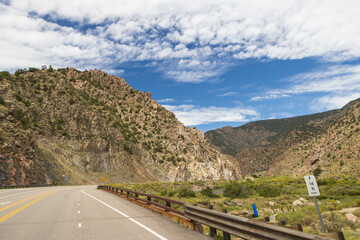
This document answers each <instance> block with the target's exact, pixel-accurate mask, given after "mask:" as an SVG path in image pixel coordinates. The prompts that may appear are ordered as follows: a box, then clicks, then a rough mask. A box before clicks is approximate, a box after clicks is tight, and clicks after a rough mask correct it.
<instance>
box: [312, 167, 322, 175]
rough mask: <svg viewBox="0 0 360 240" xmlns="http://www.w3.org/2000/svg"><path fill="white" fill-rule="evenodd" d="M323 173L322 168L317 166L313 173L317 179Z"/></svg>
mask: <svg viewBox="0 0 360 240" xmlns="http://www.w3.org/2000/svg"><path fill="white" fill-rule="evenodd" d="M321 173H322V169H321V167H320V166H317V167H316V168H315V169H314V171H313V174H314V176H315V177H317V176H319V175H320V174H321Z"/></svg>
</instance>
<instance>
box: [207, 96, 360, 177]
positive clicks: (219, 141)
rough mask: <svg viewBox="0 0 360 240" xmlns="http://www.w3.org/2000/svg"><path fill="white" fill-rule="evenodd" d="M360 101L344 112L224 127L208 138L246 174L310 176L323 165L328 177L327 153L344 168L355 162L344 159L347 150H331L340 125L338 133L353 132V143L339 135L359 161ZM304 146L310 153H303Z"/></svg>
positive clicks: (345, 108) (342, 110)
mask: <svg viewBox="0 0 360 240" xmlns="http://www.w3.org/2000/svg"><path fill="white" fill-rule="evenodd" d="M358 102H359V100H356V101H352V102H350V103H349V104H347V105H346V106H345V107H343V108H342V109H339V110H332V111H328V112H323V113H318V114H311V115H306V116H300V117H293V118H286V119H274V120H264V121H256V122H251V123H248V124H245V125H243V126H240V127H236V128H232V127H224V128H221V129H216V130H212V131H209V132H206V133H205V136H206V138H207V139H208V140H209V141H210V142H211V143H212V144H213V145H214V146H215V147H216V148H218V149H219V150H220V151H221V152H223V153H226V154H230V155H232V156H234V157H235V158H236V159H237V160H238V161H239V164H240V168H241V170H242V172H243V174H252V173H256V172H263V171H265V173H266V174H268V175H277V174H288V175H297V174H303V173H309V172H311V171H313V170H314V169H315V168H316V167H318V166H319V167H320V168H321V166H322V169H323V170H324V174H325V173H326V172H328V173H331V167H330V165H329V163H326V164H325V162H326V160H325V158H324V156H323V155H324V154H325V155H326V156H331V157H332V158H333V159H336V161H338V162H339V161H341V163H342V166H344V165H345V163H346V165H348V163H349V164H350V162H352V160H350V159H349V158H343V155H344V154H345V153H344V151H345V150H342V151H340V152H341V153H340V152H339V151H338V150H336V149H333V147H331V146H333V145H332V144H333V143H332V140H334V139H332V138H331V137H330V136H328V135H329V132H331V133H333V132H334V131H335V130H334V129H333V128H334V126H337V129H338V130H336V132H337V134H340V135H342V134H347V132H351V133H352V134H351V137H350V138H351V139H353V138H354V139H353V141H352V142H351V143H350V142H347V141H345V139H349V138H348V137H345V136H340V135H339V136H338V138H339V139H342V141H343V143H338V144H341V145H342V144H345V143H346V144H349V146H350V145H351V146H353V147H354V151H353V154H351V156H350V158H351V159H356V158H357V155H356V154H357V152H358V151H359V150H358V147H357V146H356V144H355V142H356V141H357V140H356V139H358V138H359V136H358V134H357V131H358V130H355V129H357V125H353V124H356V123H358V122H359V121H358V116H356V114H355V115H354V114H353V112H357V111H358V110H359V109H358V107H359V106H358ZM349 116H352V117H351V119H352V120H351V122H350V121H348V120H345V119H347V118H349ZM340 126H341V128H342V130H341V131H340V130H339V129H340ZM359 130H360V127H359ZM334 134H335V133H334ZM319 139H323V141H325V142H326V144H325V142H324V143H323V144H320V143H318V141H319ZM324 139H326V140H324ZM349 141H350V140H349ZM330 145H331V146H330ZM304 146H306V148H307V149H308V151H303V150H304ZM313 148H320V149H323V150H315V149H313ZM301 149H302V150H301ZM310 149H311V150H310ZM325 149H326V150H325ZM319 151H320V153H319ZM319 154H320V155H321V156H320V155H319ZM295 155H296V157H295ZM340 156H341V157H340ZM295 159H297V160H295ZM311 159H312V160H311ZM339 164H340V163H339ZM338 167H339V166H338ZM342 170H344V172H346V171H348V170H349V169H347V168H346V167H343V168H342ZM359 170H360V169H359Z"/></svg>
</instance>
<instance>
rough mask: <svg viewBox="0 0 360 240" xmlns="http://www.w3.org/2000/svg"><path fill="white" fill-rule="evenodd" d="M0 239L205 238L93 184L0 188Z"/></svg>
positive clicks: (142, 239)
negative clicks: (97, 188) (98, 188)
mask: <svg viewBox="0 0 360 240" xmlns="http://www.w3.org/2000/svg"><path fill="white" fill-rule="evenodd" d="M0 239H11V240H16V239H21V240H23V239H36V240H38V239H39V240H40V239H44V240H45V239H46V240H52V239H61V240H66V239H71V240H77V239H106V240H111V239H126V240H128V239H141V240H153V239H154V240H155V239H157V240H158V239H162V240H166V239H168V240H177V239H179V240H180V239H181V240H183V239H186V240H191V239H196V240H197V239H199V240H201V239H208V240H209V239H210V238H209V237H207V236H204V235H201V234H199V233H197V232H194V231H191V230H188V229H186V228H184V227H182V226H180V225H178V224H176V223H174V222H172V221H170V220H168V219H167V218H164V217H162V216H161V215H160V214H158V213H155V212H153V211H151V210H148V209H146V208H144V207H141V206H139V205H136V204H134V203H132V202H129V201H127V200H124V199H122V198H119V197H117V196H115V195H113V194H111V193H108V192H105V191H102V190H96V186H71V187H44V188H31V189H29V188H28V189H11V190H8V189H5V190H0Z"/></svg>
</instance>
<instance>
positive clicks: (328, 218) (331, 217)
mask: <svg viewBox="0 0 360 240" xmlns="http://www.w3.org/2000/svg"><path fill="white" fill-rule="evenodd" d="M322 217H323V219H324V225H325V228H326V230H327V231H328V232H336V231H340V230H341V229H342V228H344V227H346V226H349V225H351V223H350V222H349V221H348V220H347V218H346V217H345V216H343V215H342V214H341V213H339V212H333V211H331V212H327V213H323V214H322Z"/></svg>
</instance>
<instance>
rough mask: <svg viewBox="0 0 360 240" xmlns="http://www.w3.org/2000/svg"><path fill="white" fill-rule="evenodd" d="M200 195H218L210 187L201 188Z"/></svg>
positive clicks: (210, 196)
mask: <svg viewBox="0 0 360 240" xmlns="http://www.w3.org/2000/svg"><path fill="white" fill-rule="evenodd" d="M200 193H201V194H202V195H204V196H208V197H209V198H217V197H219V196H218V195H216V194H214V193H213V191H212V189H211V188H209V187H206V188H205V189H203V190H201V192H200Z"/></svg>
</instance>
